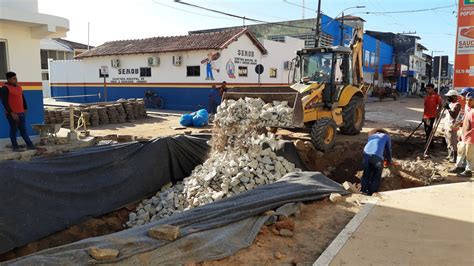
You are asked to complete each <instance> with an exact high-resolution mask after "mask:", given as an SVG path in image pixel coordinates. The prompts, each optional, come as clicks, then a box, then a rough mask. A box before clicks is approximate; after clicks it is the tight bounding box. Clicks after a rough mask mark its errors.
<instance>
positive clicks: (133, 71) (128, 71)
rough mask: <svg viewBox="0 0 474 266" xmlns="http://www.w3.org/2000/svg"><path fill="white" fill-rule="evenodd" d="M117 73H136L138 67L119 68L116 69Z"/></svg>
mask: <svg viewBox="0 0 474 266" xmlns="http://www.w3.org/2000/svg"><path fill="white" fill-rule="evenodd" d="M118 73H119V75H130V74H133V75H138V74H140V69H139V68H119V69H118Z"/></svg>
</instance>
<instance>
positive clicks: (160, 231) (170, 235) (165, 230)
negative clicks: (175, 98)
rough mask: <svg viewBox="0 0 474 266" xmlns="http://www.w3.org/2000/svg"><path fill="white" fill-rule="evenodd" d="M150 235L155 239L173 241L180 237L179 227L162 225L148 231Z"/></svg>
mask: <svg viewBox="0 0 474 266" xmlns="http://www.w3.org/2000/svg"><path fill="white" fill-rule="evenodd" d="M148 235H149V236H150V237H152V238H154V239H158V240H167V241H173V240H176V239H178V237H179V227H178V226H173V225H167V224H166V225H162V226H158V227H154V228H152V229H150V230H148Z"/></svg>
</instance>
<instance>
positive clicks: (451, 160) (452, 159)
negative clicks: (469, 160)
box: [448, 152, 458, 163]
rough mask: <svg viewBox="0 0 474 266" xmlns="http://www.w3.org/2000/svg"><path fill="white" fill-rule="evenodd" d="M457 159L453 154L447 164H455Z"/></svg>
mask: <svg viewBox="0 0 474 266" xmlns="http://www.w3.org/2000/svg"><path fill="white" fill-rule="evenodd" d="M457 158H458V155H457V154H456V153H455V152H454V153H453V156H452V157H451V159H449V161H448V162H450V163H456V159H457Z"/></svg>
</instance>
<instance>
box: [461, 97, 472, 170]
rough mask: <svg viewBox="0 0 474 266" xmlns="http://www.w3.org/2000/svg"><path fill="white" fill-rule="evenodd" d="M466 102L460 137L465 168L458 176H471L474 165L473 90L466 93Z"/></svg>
mask: <svg viewBox="0 0 474 266" xmlns="http://www.w3.org/2000/svg"><path fill="white" fill-rule="evenodd" d="M466 103H467V105H468V106H469V110H468V111H467V112H466V113H465V115H464V121H463V125H462V131H461V138H462V141H463V142H464V146H465V149H464V151H463V152H464V153H465V156H466V168H465V169H464V171H463V172H461V173H458V174H457V176H459V177H472V169H471V168H472V166H473V165H474V109H473V108H474V92H470V93H468V94H467V95H466Z"/></svg>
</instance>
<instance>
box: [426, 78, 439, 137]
mask: <svg viewBox="0 0 474 266" xmlns="http://www.w3.org/2000/svg"><path fill="white" fill-rule="evenodd" d="M424 107H425V108H424V111H423V124H424V127H425V133H426V143H428V140H429V138H430V135H431V132H432V131H433V126H434V123H435V121H436V118H437V117H438V115H439V113H440V111H441V110H442V101H441V97H440V96H439V95H438V94H437V93H436V92H435V90H434V85H433V84H428V85H426V96H425V103H424ZM432 143H433V142H431V144H432Z"/></svg>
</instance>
